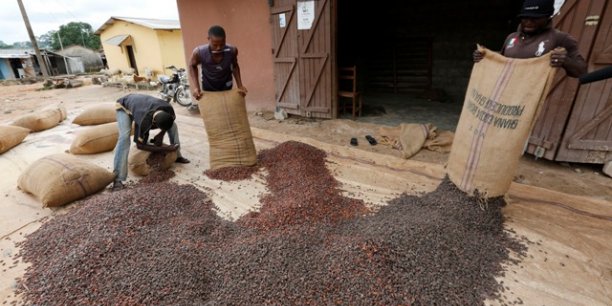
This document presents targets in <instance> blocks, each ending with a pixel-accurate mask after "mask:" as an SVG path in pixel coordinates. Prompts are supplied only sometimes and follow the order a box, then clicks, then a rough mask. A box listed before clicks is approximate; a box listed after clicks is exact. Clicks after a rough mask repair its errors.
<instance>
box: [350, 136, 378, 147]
mask: <svg viewBox="0 0 612 306" xmlns="http://www.w3.org/2000/svg"><path fill="white" fill-rule="evenodd" d="M365 138H366V140H367V141H368V143H370V145H372V146H375V145H376V144H378V142H377V141H376V139H374V137H372V136H370V135H366V136H365ZM357 145H358V142H357V138H355V137H353V138H351V146H357Z"/></svg>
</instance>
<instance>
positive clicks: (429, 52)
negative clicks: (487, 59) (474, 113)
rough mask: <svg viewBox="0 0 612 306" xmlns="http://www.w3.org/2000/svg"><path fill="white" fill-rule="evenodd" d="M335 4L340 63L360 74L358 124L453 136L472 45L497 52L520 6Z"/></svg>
mask: <svg viewBox="0 0 612 306" xmlns="http://www.w3.org/2000/svg"><path fill="white" fill-rule="evenodd" d="M337 3H338V6H337V8H338V10H337V40H336V42H337V54H336V56H337V58H336V61H337V63H338V67H346V66H353V65H354V66H356V67H357V70H358V71H359V73H358V75H357V79H358V88H359V91H360V92H362V94H363V115H362V117H361V118H359V120H360V121H367V122H375V123H380V124H387V125H397V124H400V123H433V124H434V125H436V126H438V127H439V128H441V129H447V130H454V129H455V126H456V124H457V121H458V119H459V114H460V112H461V107H462V103H463V98H464V95H465V90H466V87H467V84H468V81H469V77H470V72H471V69H472V65H473V63H472V59H471V56H472V51H473V50H474V48H475V44H476V43H481V44H483V45H485V46H487V47H489V48H490V49H493V50H499V49H500V48H501V46H502V44H503V41H504V39H505V38H506V36H507V35H508V34H509V33H511V32H513V31H515V30H516V26H517V24H518V20H517V19H516V18H515V16H516V14H517V12H518V11H519V8H520V5H521V4H522V0H477V1H471V2H469V3H466V2H464V1H453V0H431V1H423V2H413V1H401V0H394V1H387V2H381V3H380V4H373V3H372V2H356V1H351V0H337ZM343 102H345V103H346V101H339V103H340V105H342V103H343ZM346 116H347V115H346V114H345V115H340V117H341V118H345V117H346Z"/></svg>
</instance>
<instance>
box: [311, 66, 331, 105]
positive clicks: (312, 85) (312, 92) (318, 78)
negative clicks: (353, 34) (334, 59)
mask: <svg viewBox="0 0 612 306" xmlns="http://www.w3.org/2000/svg"><path fill="white" fill-rule="evenodd" d="M327 60H328V57H327V56H326V57H325V58H324V59H323V63H322V64H321V67H320V68H319V71H318V73H317V74H316V78H315V81H314V83H313V84H311V87H310V88H311V89H310V92H309V93H308V96H307V97H306V107H308V106H309V105H310V102H311V101H312V96H313V94H314V92H315V90H316V89H317V85H318V84H319V80H321V75H322V74H323V70H324V69H325V65H326V64H327Z"/></svg>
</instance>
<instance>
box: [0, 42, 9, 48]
mask: <svg viewBox="0 0 612 306" xmlns="http://www.w3.org/2000/svg"><path fill="white" fill-rule="evenodd" d="M10 47H11V45H8V44H6V43H5V42H3V41H1V40H0V49H8V48H10Z"/></svg>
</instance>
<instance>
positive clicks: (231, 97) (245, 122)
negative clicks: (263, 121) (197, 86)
mask: <svg viewBox="0 0 612 306" xmlns="http://www.w3.org/2000/svg"><path fill="white" fill-rule="evenodd" d="M245 103H246V102H245V100H244V97H243V96H242V95H240V93H239V92H238V91H237V90H228V91H218V92H209V91H206V92H204V95H203V96H202V98H201V99H200V101H199V103H198V104H199V106H200V114H201V115H202V119H204V126H205V127H206V134H208V143H209V144H210V168H211V169H213V170H215V169H219V168H223V167H230V166H253V165H255V163H257V152H256V151H255V144H254V143H253V136H252V135H251V127H250V125H249V119H248V117H247V112H246V104H245Z"/></svg>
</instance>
